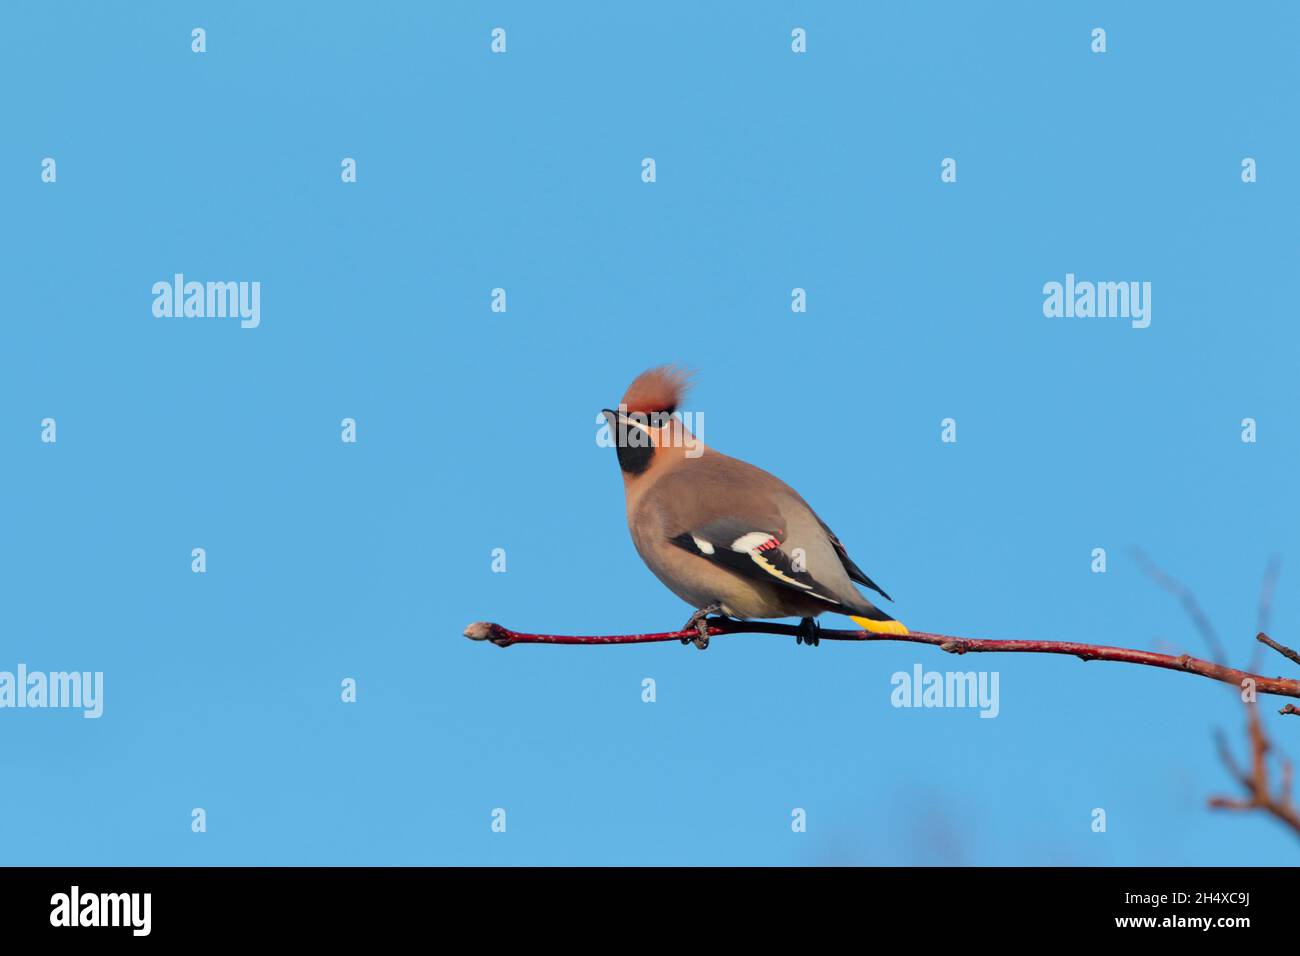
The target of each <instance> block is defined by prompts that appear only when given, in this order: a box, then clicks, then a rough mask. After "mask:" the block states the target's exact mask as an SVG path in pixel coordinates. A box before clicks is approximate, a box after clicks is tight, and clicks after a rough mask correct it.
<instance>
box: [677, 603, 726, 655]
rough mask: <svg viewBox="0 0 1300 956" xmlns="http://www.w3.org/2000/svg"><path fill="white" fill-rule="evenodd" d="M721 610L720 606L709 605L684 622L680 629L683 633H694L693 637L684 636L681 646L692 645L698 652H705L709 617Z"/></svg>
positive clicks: (707, 642)
mask: <svg viewBox="0 0 1300 956" xmlns="http://www.w3.org/2000/svg"><path fill="white" fill-rule="evenodd" d="M721 610H722V605H720V604H710V605H709V606H708V607H702V608H700V609H699V610H698V611H696V612H695V613H694V614H692V615H691V619H690V620H689V621H687V622H686V624H685V626H684V627H683V628H682V630H683V631H692V630H693V631H695V636H693V637H692V636H689V635H688V636H686V637H683V638H682V643H683V644H691V643H694V644H695V646H696V647H698V648H699V649H700V650H702V651H703V650H707V649H708V646H709V615H710V614H714V613H716V612H719V611H721Z"/></svg>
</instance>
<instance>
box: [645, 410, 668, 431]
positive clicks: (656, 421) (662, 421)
mask: <svg viewBox="0 0 1300 956" xmlns="http://www.w3.org/2000/svg"><path fill="white" fill-rule="evenodd" d="M672 417H673V412H672V409H667V410H665V411H661V412H651V413H650V427H651V428H667V427H668V423H669V422H670V421H672Z"/></svg>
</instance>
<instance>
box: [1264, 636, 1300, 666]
mask: <svg viewBox="0 0 1300 956" xmlns="http://www.w3.org/2000/svg"><path fill="white" fill-rule="evenodd" d="M1255 640H1257V641H1259V642H1260V643H1261V644H1267V645H1268V646H1269V647H1271V648H1273V650H1275V651H1277V652H1278V653H1279V654H1281V655H1282V656H1283V657H1285V658H1286V659H1287V660H1289V661H1293V662H1295V663H1296V664H1300V654H1297V653H1296V652H1295V651H1293V650H1291V648H1289V647H1287V646H1286V645H1285V644H1279V643H1278V642H1277V641H1275V640H1273V638H1271V637H1269V636H1268V635H1267V634H1256V635H1255Z"/></svg>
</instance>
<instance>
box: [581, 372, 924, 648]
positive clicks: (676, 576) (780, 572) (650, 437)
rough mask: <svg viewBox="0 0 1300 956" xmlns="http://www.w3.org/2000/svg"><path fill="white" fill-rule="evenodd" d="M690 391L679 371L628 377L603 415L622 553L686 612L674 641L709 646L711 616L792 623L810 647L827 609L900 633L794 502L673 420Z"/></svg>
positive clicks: (762, 475) (839, 549) (772, 481)
mask: <svg viewBox="0 0 1300 956" xmlns="http://www.w3.org/2000/svg"><path fill="white" fill-rule="evenodd" d="M690 384H691V376H690V374H689V373H687V372H685V371H684V370H682V369H681V368H680V367H677V366H672V365H661V366H658V367H655V368H651V369H648V370H647V371H645V372H642V373H641V374H640V375H638V376H637V377H636V379H635V380H634V381H633V382H632V384H631V385H629V386H628V389H627V391H626V393H625V394H624V395H623V398H622V400H621V401H620V402H619V403H618V408H617V409H609V408H605V409H601V415H602V416H603V418H604V422H605V424H606V425H607V426H608V428H609V435H610V438H611V441H610V442H608V443H609V444H613V446H614V447H615V448H616V449H617V452H618V464H619V469H620V470H621V472H622V475H623V490H624V496H625V498H626V504H627V524H628V530H629V531H630V532H631V535H632V543H633V545H634V546H635V548H636V550H637V553H638V554H639V555H640V556H641V559H642V560H643V561H644V562H645V564H646V565H647V566H648V567H649V569H650V570H651V571H652V572H653V573H654V575H655V576H656V577H657V578H658V579H659V580H660V581H661V582H663V584H664V585H666V586H667V587H668V589H669V590H670V591H672V592H673V593H674V594H676V595H677V596H678V597H680V598H681V599H682V600H683V601H685V602H686V603H687V604H689V605H691V607H693V608H694V609H695V610H694V613H692V614H691V617H690V620H688V621H687V623H686V625H685V626H684V627H683V628H682V629H681V630H682V631H684V632H685V631H693V632H694V634H691V635H688V636H687V637H684V638H682V643H683V644H685V643H688V642H693V643H694V644H695V646H696V647H698V648H700V649H701V650H703V649H704V648H706V647H708V643H709V623H708V618H709V615H711V614H714V615H724V616H726V617H729V618H735V619H740V620H748V619H754V618H774V617H797V618H800V624H799V630H798V632H797V634H796V643H798V644H808V645H811V646H816V645H817V644H818V642H819V638H818V633H819V630H820V628H819V626H818V624H817V622H816V618H817V616H818V615H820V614H822V613H823V612H825V611H831V612H834V613H838V614H843V615H846V616H848V617H850V618H852V620H853V621H854V623H856V624H857V625H858V626H859V627H861V628H863V629H864V630H867V631H870V632H871V633H873V634H907V633H908V631H907V628H906V627H905V626H904V625H903V624H902V623H901V622H900V621H898V620H896V619H894V618H893V617H891V616H890V615H889V614H887V613H885V612H884V611H882V610H881V609H880V608H878V607H876V605H874V604H873V603H872V602H871V601H869V600H868V599H867V598H866V597H865V596H864V595H863V594H862V592H861V591H859V590H858V589H857V587H855V585H854V582H856V583H857V584H860V585H862V586H863V587H866V588H870V589H871V590H873V591H875V592H876V593H878V594H879V595H880V596H881V597H883V598H885V600H887V601H890V602H892V601H893V598H891V597H890V596H889V595H888V594H886V593H885V591H884V590H883V589H882V588H881V587H880V585H878V584H876V582H875V581H873V580H871V578H869V577H867V575H866V574H865V573H864V572H863V570H862V569H861V568H859V567H858V566H857V565H856V564H855V563H854V562H853V559H852V558H850V557H849V554H848V551H847V550H845V547H844V545H843V544H841V543H840V539H839V538H837V537H836V536H835V533H834V532H833V531H831V529H830V527H829V526H828V525H827V524H826V522H824V521H822V520H821V518H819V517H817V513H816V512H815V511H813V509H812V508H811V507H810V506H809V504H808V503H807V502H806V501H804V499H803V498H802V497H800V496H799V493H798V492H796V491H795V490H794V489H793V488H791V487H790V486H789V485H787V484H786V483H785V482H783V481H782V480H781V479H779V478H777V477H776V476H775V475H772V474H769V473H768V472H766V471H763V470H762V469H761V468H758V467H756V466H754V465H751V464H749V463H748V462H745V461H741V460H740V459H738V458H732V457H730V456H728V455H724V454H722V453H721V452H719V451H716V450H715V449H713V448H709V447H708V446H706V445H704V443H703V442H702V441H701V440H700V439H698V438H696V437H695V436H694V435H693V434H692V433H691V432H690V430H689V429H688V428H687V425H686V423H685V422H684V421H683V416H682V415H681V414H674V413H675V412H679V409H680V407H681V402H682V399H683V397H684V396H685V394H686V392H687V389H688V388H689V386H690ZM597 421H600V419H599V418H598V419H597Z"/></svg>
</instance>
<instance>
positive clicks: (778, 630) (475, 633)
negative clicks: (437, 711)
mask: <svg viewBox="0 0 1300 956" xmlns="http://www.w3.org/2000/svg"><path fill="white" fill-rule="evenodd" d="M800 633H801V632H800V630H799V628H797V627H795V626H794V625H792V624H776V623H772V622H768V621H733V620H731V619H729V618H710V619H709V636H710V637H713V636H715V635H718V634H785V635H789V636H796V635H798V634H800ZM465 636H466V637H468V638H470V639H471V640H475V641H491V642H492V643H493V644H496V645H497V646H498V647H509V646H510V645H511V644H648V643H652V642H655V641H681V640H683V639H686V640H689V639H691V638H694V637H696V636H697V631H696V630H694V629H691V630H685V631H661V632H658V633H653V634H603V635H574V634H529V633H525V632H522V631H511V630H508V629H507V628H504V627H502V626H501V625H500V624H492V623H490V622H487V621H478V622H476V623H474V624H471V625H470V626H469V627H467V628H465ZM817 637H818V639H820V640H824V641H903V642H906V643H912V644H933V645H934V646H935V647H938V648H939V649H940V650H944V651H947V652H948V653H950V654H979V653H1019V654H1067V655H1069V656H1071V657H1078V658H1080V659H1082V660H1085V661H1116V662H1118V663H1121V664H1142V665H1145V666H1147V667H1163V668H1165V669H1166V670H1172V671H1183V672H1184V673H1188V674H1196V675H1198V676H1200V677H1206V678H1209V679H1210V680H1216V681H1222V682H1223V683H1225V684H1233V685H1234V686H1236V687H1241V686H1242V682H1243V681H1245V680H1247V679H1249V680H1252V681H1254V682H1255V690H1256V691H1257V692H1258V693H1261V694H1276V695H1279V696H1282V697H1300V680H1288V679H1286V678H1283V677H1265V676H1263V675H1261V674H1252V673H1250V672H1248V671H1243V670H1237V669H1236V668H1234V667H1225V666H1224V665H1222V664H1215V663H1214V662H1212V661H1206V660H1202V659H1201V658H1199V657H1191V656H1190V655H1188V654H1182V655H1180V656H1178V657H1174V656H1173V655H1170V654H1156V653H1155V652H1153V651H1139V650H1135V649H1132V648H1127V647H1110V646H1108V645H1105V644H1081V643H1077V642H1075V641H1004V640H996V639H990V638H970V637H950V636H948V635H946V634H929V633H927V632H925V631H912V632H911V633H910V634H871V633H868V632H866V631H839V630H827V629H821V630H819V631H818V632H817ZM1261 637H1262V635H1261Z"/></svg>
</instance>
